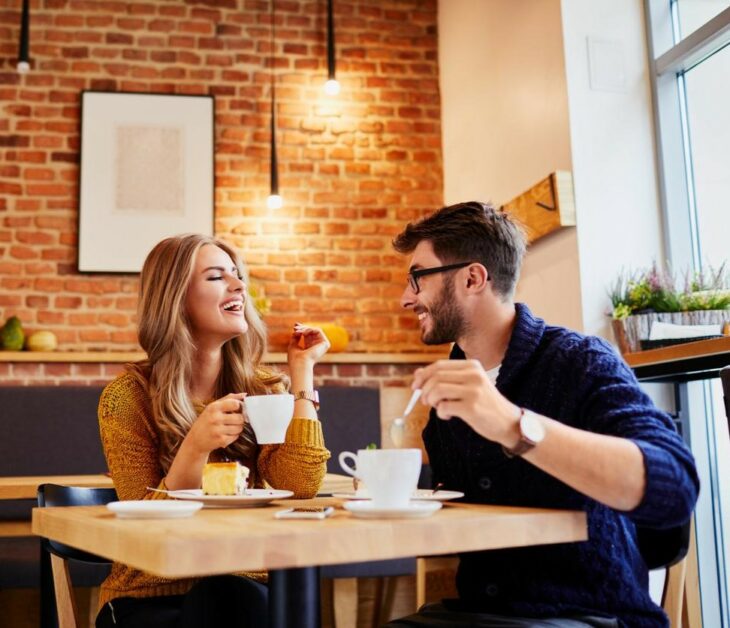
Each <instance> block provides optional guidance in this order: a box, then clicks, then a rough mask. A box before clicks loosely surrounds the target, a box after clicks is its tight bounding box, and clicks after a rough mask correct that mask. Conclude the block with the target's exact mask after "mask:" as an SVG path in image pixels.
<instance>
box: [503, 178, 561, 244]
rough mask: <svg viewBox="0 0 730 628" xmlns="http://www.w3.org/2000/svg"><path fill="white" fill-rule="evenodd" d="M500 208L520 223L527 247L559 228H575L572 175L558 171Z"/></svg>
mask: <svg viewBox="0 0 730 628" xmlns="http://www.w3.org/2000/svg"><path fill="white" fill-rule="evenodd" d="M502 209H503V210H504V211H506V212H509V213H510V214H512V215H513V216H514V217H515V218H517V220H519V221H520V222H521V223H522V225H523V226H524V227H525V230H526V231H527V241H528V243H529V244H532V243H533V242H535V240H539V239H540V238H542V237H544V236H546V235H548V234H549V233H552V232H553V231H557V230H558V229H561V228H562V227H574V226H575V197H574V195H573V175H572V173H570V172H568V171H566V170H557V171H556V172H553V173H552V174H551V175H550V176H549V177H547V178H546V179H543V180H542V181H540V182H539V183H537V184H535V185H533V186H532V187H531V188H530V189H529V190H527V192H524V193H522V194H520V195H519V196H517V197H516V198H514V199H512V200H511V201H509V202H508V203H505V204H504V205H502Z"/></svg>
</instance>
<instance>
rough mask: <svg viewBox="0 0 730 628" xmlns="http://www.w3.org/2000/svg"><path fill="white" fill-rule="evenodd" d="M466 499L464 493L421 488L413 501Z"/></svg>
mask: <svg viewBox="0 0 730 628" xmlns="http://www.w3.org/2000/svg"><path fill="white" fill-rule="evenodd" d="M332 497H336V498H337V499H358V500H364V499H370V495H369V494H367V493H361V494H359V495H358V494H356V493H355V491H343V492H341V493H332ZM460 497H464V493H462V492H460V491H435V492H434V491H432V490H431V489H427V488H419V489H417V490H415V491H414V492H413V495H411V499H417V500H419V501H438V502H447V501H449V500H450V499H459V498H460Z"/></svg>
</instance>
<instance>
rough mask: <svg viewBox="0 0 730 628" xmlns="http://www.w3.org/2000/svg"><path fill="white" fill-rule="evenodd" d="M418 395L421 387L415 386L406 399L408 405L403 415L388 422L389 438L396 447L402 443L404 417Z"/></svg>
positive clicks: (408, 412) (410, 409)
mask: <svg viewBox="0 0 730 628" xmlns="http://www.w3.org/2000/svg"><path fill="white" fill-rule="evenodd" d="M420 397H421V389H420V388H416V390H414V391H413V394H412V395H411V398H410V399H409V400H408V405H406V409H405V410H404V411H403V416H399V417H396V418H395V419H393V422H392V423H391V424H390V440H392V441H393V444H394V445H395V446H396V448H399V447H400V446H401V445H402V444H403V431H404V428H405V425H406V417H407V416H408V415H409V414H410V413H411V412H412V411H413V408H414V407H415V406H416V402H417V401H418V400H419V398H420Z"/></svg>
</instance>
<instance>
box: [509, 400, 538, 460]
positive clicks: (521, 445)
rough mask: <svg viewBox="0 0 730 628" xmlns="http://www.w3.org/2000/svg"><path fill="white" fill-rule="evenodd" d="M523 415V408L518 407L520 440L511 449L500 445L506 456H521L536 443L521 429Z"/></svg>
mask: <svg viewBox="0 0 730 628" xmlns="http://www.w3.org/2000/svg"><path fill="white" fill-rule="evenodd" d="M524 416H525V409H524V408H520V418H519V419H517V426H518V427H519V428H520V440H519V442H518V443H517V444H516V445H515V446H514V447H512V449H508V448H507V447H505V446H504V445H502V451H503V452H504V455H505V456H507V457H508V458H514V457H515V456H521V455H523V454H525V453H527V452H528V451H530V449H532V448H533V447H534V446H535V445H536V444H537V443H536V442H535V441H534V440H531V439H529V438H528V437H527V436H526V435H525V433H524V431H523V430H522V419H523V417H524Z"/></svg>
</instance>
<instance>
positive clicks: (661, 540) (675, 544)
mask: <svg viewBox="0 0 730 628" xmlns="http://www.w3.org/2000/svg"><path fill="white" fill-rule="evenodd" d="M690 527H691V522H689V521H688V522H687V523H685V524H684V525H682V526H677V527H675V528H667V529H664V530H660V529H657V528H645V527H642V526H637V527H636V536H637V539H638V542H639V552H641V556H642V558H643V559H644V562H645V563H646V566H647V567H648V568H649V569H660V568H662V567H671V566H672V565H674V564H676V563H678V562H679V561H680V560H682V559H683V558H684V557H685V556H686V555H687V550H688V549H689V536H690Z"/></svg>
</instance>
